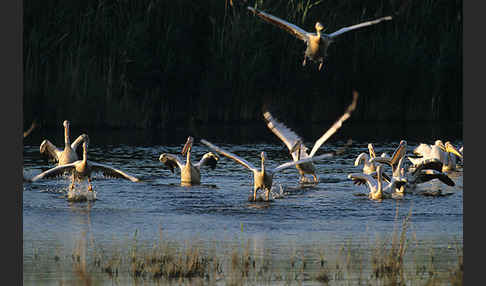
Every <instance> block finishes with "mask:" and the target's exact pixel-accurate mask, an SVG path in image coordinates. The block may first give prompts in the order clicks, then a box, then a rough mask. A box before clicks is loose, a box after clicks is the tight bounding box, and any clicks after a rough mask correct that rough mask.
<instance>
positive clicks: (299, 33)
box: [248, 7, 310, 42]
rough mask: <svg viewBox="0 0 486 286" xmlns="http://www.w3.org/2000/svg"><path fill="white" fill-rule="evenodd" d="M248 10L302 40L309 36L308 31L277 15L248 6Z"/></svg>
mask: <svg viewBox="0 0 486 286" xmlns="http://www.w3.org/2000/svg"><path fill="white" fill-rule="evenodd" d="M248 10H250V11H252V12H253V14H255V15H257V16H258V17H260V18H261V19H263V20H264V21H266V22H268V23H271V24H273V25H275V26H277V27H279V28H281V29H283V30H285V31H287V32H289V33H290V34H292V35H294V36H295V37H297V38H299V39H301V40H302V41H305V42H307V40H308V38H309V36H308V35H309V34H310V33H309V32H307V31H305V30H303V29H301V28H300V27H298V26H296V25H294V24H292V23H289V22H287V21H285V20H282V19H280V18H278V17H275V16H273V15H270V14H268V13H265V12H262V11H259V10H257V9H255V8H253V7H248Z"/></svg>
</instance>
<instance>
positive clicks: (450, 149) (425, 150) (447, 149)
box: [408, 140, 462, 172]
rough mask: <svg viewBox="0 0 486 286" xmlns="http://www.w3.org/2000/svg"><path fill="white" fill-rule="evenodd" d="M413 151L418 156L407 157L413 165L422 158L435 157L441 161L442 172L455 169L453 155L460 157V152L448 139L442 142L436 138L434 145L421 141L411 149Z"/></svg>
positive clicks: (429, 158)
mask: <svg viewBox="0 0 486 286" xmlns="http://www.w3.org/2000/svg"><path fill="white" fill-rule="evenodd" d="M413 153H414V154H415V155H417V156H420V158H411V157H408V159H409V160H410V162H412V164H413V165H414V167H415V166H417V165H419V164H420V163H421V162H422V161H424V160H434V159H435V160H438V161H440V162H441V163H442V172H449V171H454V170H456V160H455V158H454V156H453V155H456V156H458V157H459V158H462V154H461V153H460V152H459V151H458V150H457V149H456V148H455V147H454V146H453V145H452V144H451V143H450V142H449V141H447V142H446V144H444V143H442V141H441V140H436V141H435V142H434V145H428V144H424V143H421V144H419V146H418V147H417V148H415V149H414V150H413Z"/></svg>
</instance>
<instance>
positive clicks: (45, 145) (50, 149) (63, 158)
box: [39, 120, 88, 166]
mask: <svg viewBox="0 0 486 286" xmlns="http://www.w3.org/2000/svg"><path fill="white" fill-rule="evenodd" d="M63 126H64V150H61V149H58V148H57V147H56V146H55V145H54V144H52V143H51V142H50V141H49V140H47V139H45V140H44V141H42V143H41V145H40V148H39V149H40V153H41V154H46V155H48V156H49V157H51V158H52V159H54V161H57V162H58V166H61V165H64V164H69V163H72V162H75V161H77V160H78V155H77V154H76V148H77V147H78V145H79V144H80V143H81V142H84V141H85V140H86V139H87V138H88V135H86V134H81V135H79V137H78V138H76V140H74V142H73V143H72V144H71V139H70V138H69V121H67V120H64V122H63Z"/></svg>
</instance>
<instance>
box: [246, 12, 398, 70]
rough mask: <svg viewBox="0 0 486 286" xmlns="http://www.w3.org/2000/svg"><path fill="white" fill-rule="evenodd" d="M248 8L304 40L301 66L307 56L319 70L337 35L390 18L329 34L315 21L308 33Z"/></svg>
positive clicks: (388, 17)
mask: <svg viewBox="0 0 486 286" xmlns="http://www.w3.org/2000/svg"><path fill="white" fill-rule="evenodd" d="M248 10H250V11H252V12H253V14H255V15H257V16H258V17H260V18H261V19H263V20H264V21H266V22H268V23H271V24H273V25H276V26H277V27H279V28H281V29H284V30H285V31H287V32H289V33H290V34H292V35H294V36H295V37H297V38H299V39H301V40H302V41H304V42H305V43H306V45H307V48H306V50H305V53H304V61H303V62H302V66H305V64H306V60H307V58H309V59H310V60H312V61H314V62H318V63H319V70H321V68H322V66H323V64H324V60H325V59H326V58H327V48H328V47H329V45H330V44H331V43H333V42H334V39H335V38H336V37H337V36H339V35H341V34H343V33H345V32H348V31H351V30H354V29H358V28H362V27H366V26H371V25H374V24H378V23H380V22H381V21H385V20H391V19H392V17H391V16H387V17H382V18H379V19H376V20H372V21H367V22H363V23H360V24H357V25H353V26H349V27H344V28H341V29H339V30H337V31H335V32H334V33H331V34H325V33H322V32H321V30H323V29H324V27H323V26H322V24H321V23H319V22H316V24H315V29H316V33H310V32H307V31H305V30H303V29H302V28H300V27H298V26H296V25H294V24H291V23H289V22H287V21H285V20H282V19H280V18H278V17H275V16H273V15H270V14H268V13H265V12H262V11H259V10H257V9H255V8H253V7H248Z"/></svg>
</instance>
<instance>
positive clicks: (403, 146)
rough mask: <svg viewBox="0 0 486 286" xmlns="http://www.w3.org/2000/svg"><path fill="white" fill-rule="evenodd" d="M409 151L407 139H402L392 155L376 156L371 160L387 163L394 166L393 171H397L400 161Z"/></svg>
mask: <svg viewBox="0 0 486 286" xmlns="http://www.w3.org/2000/svg"><path fill="white" fill-rule="evenodd" d="M406 152H407V141H405V140H401V141H400V144H399V145H398V147H397V148H396V149H395V151H394V152H393V154H392V156H391V157H385V156H382V157H375V158H372V159H371V162H373V163H380V164H386V165H389V166H390V167H391V168H392V173H395V174H398V173H396V172H397V170H398V169H399V168H398V165H399V164H398V163H399V162H400V159H401V158H403V157H404V156H405V153H406Z"/></svg>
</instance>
